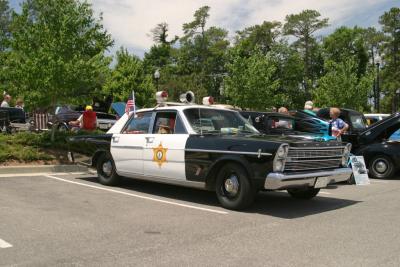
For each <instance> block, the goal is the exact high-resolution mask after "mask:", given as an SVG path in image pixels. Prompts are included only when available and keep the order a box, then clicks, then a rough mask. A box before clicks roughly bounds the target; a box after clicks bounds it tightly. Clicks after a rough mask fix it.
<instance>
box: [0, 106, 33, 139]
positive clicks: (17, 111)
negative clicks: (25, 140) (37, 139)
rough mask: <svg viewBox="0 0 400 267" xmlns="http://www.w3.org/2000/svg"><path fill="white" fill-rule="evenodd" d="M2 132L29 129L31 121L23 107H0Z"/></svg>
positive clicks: (0, 130)
mask: <svg viewBox="0 0 400 267" xmlns="http://www.w3.org/2000/svg"><path fill="white" fill-rule="evenodd" d="M0 113H1V115H0V128H1V129H0V132H9V133H10V132H12V131H14V130H17V131H18V130H29V126H30V124H29V122H27V119H26V113H25V111H24V110H23V109H21V108H11V107H8V108H5V107H0Z"/></svg>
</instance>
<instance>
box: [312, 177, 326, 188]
mask: <svg viewBox="0 0 400 267" xmlns="http://www.w3.org/2000/svg"><path fill="white" fill-rule="evenodd" d="M328 183H329V179H328V177H319V178H317V181H316V182H315V185H314V187H315V188H323V187H326V186H327V185H328Z"/></svg>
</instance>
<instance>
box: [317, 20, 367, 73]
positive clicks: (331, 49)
mask: <svg viewBox="0 0 400 267" xmlns="http://www.w3.org/2000/svg"><path fill="white" fill-rule="evenodd" d="M323 46H324V52H325V58H326V60H332V61H335V62H342V61H344V60H345V59H347V58H349V57H353V58H354V59H355V60H356V63H357V75H358V77H360V76H362V75H363V74H365V72H366V71H367V65H368V59H369V57H368V50H367V49H368V48H367V40H366V39H365V29H362V28H358V27H354V28H352V29H351V28H347V27H344V26H343V27H340V28H338V29H336V30H335V31H334V32H333V33H331V34H330V35H329V36H327V37H326V38H324V41H323Z"/></svg>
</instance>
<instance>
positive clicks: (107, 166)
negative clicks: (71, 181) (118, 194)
mask: <svg viewBox="0 0 400 267" xmlns="http://www.w3.org/2000/svg"><path fill="white" fill-rule="evenodd" d="M96 167H97V176H98V179H99V182H100V183H101V184H103V185H116V184H118V182H119V181H120V180H121V177H120V176H119V175H118V174H117V172H116V169H115V164H114V160H113V159H112V157H111V155H110V154H108V153H104V154H103V155H101V156H100V158H99V159H98V161H97V166H96Z"/></svg>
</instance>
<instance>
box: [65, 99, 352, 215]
mask: <svg viewBox="0 0 400 267" xmlns="http://www.w3.org/2000/svg"><path fill="white" fill-rule="evenodd" d="M166 100H167V94H166V93H165V92H158V93H157V102H158V105H157V106H156V107H155V108H150V109H141V110H138V111H137V112H136V113H135V114H132V113H131V114H129V115H128V114H125V115H124V116H123V117H122V118H121V119H120V120H119V121H117V123H116V124H115V125H114V126H113V127H112V128H111V129H110V130H109V131H108V132H107V134H104V135H92V136H76V137H72V138H70V139H69V146H70V152H69V156H70V159H71V160H74V161H76V162H77V161H79V162H86V163H87V164H90V165H91V166H93V167H95V168H96V169H97V173H98V179H99V181H100V183H102V184H105V185H116V184H117V183H118V182H119V181H120V179H121V177H122V176H123V177H129V178H135V179H144V180H151V181H157V182H161V183H168V184H176V185H182V186H189V187H196V188H201V189H206V190H212V191H215V192H216V194H217V197H218V200H219V202H220V203H221V205H222V206H223V207H225V208H228V209H237V210H239V209H243V208H246V207H248V206H249V205H250V204H251V203H252V202H253V200H254V198H255V195H256V193H257V192H258V191H259V190H287V191H288V193H289V194H290V195H291V196H293V197H295V198H299V199H311V198H313V197H315V196H316V195H317V194H318V192H319V190H320V188H323V187H326V186H327V185H329V184H332V183H338V182H342V181H346V180H348V179H349V178H350V175H351V173H352V171H351V169H350V168H348V167H347V163H348V158H349V152H350V149H351V145H349V144H343V143H341V142H337V141H326V142H324V141H321V140H319V141H316V140H313V139H307V138H305V137H301V136H299V137H296V136H277V135H262V134H260V133H259V132H258V131H257V130H256V129H255V128H254V127H253V126H252V125H251V124H250V123H249V122H248V121H247V120H246V119H244V118H243V117H242V116H241V115H240V114H239V113H238V112H237V111H233V110H228V109H224V108H218V107H213V106H211V105H197V104H194V103H193V102H194V95H193V93H191V92H188V93H186V94H184V95H183V96H181V101H182V100H183V102H184V103H170V102H166ZM211 101H212V98H210V97H207V98H203V104H210V103H211Z"/></svg>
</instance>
